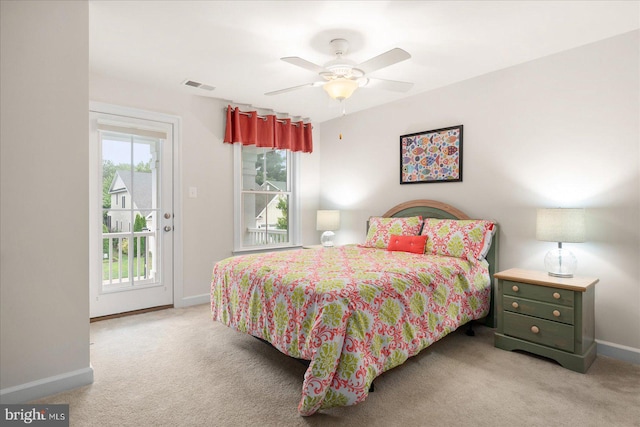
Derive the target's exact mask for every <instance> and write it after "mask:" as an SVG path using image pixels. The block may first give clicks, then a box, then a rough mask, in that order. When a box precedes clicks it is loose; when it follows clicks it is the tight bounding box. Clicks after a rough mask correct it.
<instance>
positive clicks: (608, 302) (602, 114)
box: [320, 31, 640, 362]
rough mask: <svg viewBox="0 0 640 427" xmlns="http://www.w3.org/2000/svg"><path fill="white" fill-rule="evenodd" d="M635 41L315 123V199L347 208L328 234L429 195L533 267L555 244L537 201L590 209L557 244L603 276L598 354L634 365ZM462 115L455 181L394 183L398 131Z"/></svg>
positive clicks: (638, 320) (639, 313)
mask: <svg viewBox="0 0 640 427" xmlns="http://www.w3.org/2000/svg"><path fill="white" fill-rule="evenodd" d="M639 38H640V33H639V32H638V31H635V32H632V33H627V34H624V35H621V36H618V37H614V38H611V39H607V40H604V41H601V42H598V43H594V44H591V45H587V46H583V47H580V48H577V49H573V50H570V51H566V52H562V53H559V54H556V55H553V56H549V57H546V58H542V59H539V60H536V61H532V62H528V63H525V64H521V65H519V66H515V67H512V68H508V69H505V70H502V71H498V72H494V73H490V74H487V75H484V76H480V77H477V78H474V79H470V80H467V81H464V82H461V83H459V84H455V85H451V86H448V87H445V88H442V89H439V90H434V91H430V92H427V93H423V94H420V95H416V96H414V97H411V98H409V99H406V100H403V101H399V102H396V103H393V104H388V105H385V106H381V107H379V108H374V109H370V110H367V111H363V112H360V113H355V114H350V115H347V116H345V117H343V118H339V119H336V120H332V121H328V122H325V123H322V129H321V131H322V133H321V141H320V143H321V145H322V156H321V162H320V177H321V180H322V186H321V198H320V204H321V207H322V208H323V209H331V208H338V209H341V210H342V211H343V223H342V228H341V229H340V230H339V231H338V232H336V241H338V243H351V242H361V241H363V240H364V236H365V225H364V224H365V221H366V219H367V218H368V217H369V216H371V215H381V214H383V213H384V212H385V211H386V210H388V209H389V208H391V207H392V206H394V205H396V204H398V203H400V202H403V201H407V200H412V199H422V198H424V199H435V200H441V201H444V202H446V203H449V204H451V205H453V206H455V207H458V208H460V209H461V210H463V211H464V212H466V213H467V214H469V215H471V216H472V217H476V218H492V219H496V220H497V221H498V222H499V223H500V227H501V233H500V256H499V268H500V269H506V268H511V267H522V268H530V269H539V270H543V269H544V264H543V259H544V255H545V253H546V252H547V251H548V250H550V249H552V248H553V246H554V244H553V243H547V242H538V241H536V240H535V215H536V208H537V207H558V206H560V207H586V208H587V209H588V211H587V212H588V223H587V226H588V242H587V243H583V244H565V245H564V246H565V247H567V248H569V249H570V250H572V251H573V252H574V253H575V254H576V256H577V257H578V260H579V261H578V262H579V265H578V272H577V275H581V276H590V277H598V278H600V283H599V284H598V285H597V286H596V338H597V339H598V340H599V342H600V344H601V345H600V346H599V351H601V349H602V350H606V347H607V346H608V347H609V350H612V349H614V350H615V349H617V348H621V349H623V350H630V351H631V355H632V358H634V360H636V361H638V362H640V310H638V307H640V284H639V280H640V279H639V277H640V270H639V268H638V253H639V251H640V235H639V228H638V224H639V222H640V185H639V171H640V162H639V159H640V152H639V151H640V150H639V146H640V143H639V125H640V118H639V116H640V109H639V97H638V94H639V73H640V67H639V47H640V46H639V45H640V43H639ZM354 96H357V93H356V94H355V95H354ZM459 124H462V125H464V142H463V150H464V160H463V179H464V180H463V182H460V183H437V184H412V185H400V184H399V180H400V177H399V164H400V159H399V153H400V148H399V136H400V135H403V134H409V133H414V132H420V131H425V130H430V129H437V128H442V127H447V126H453V125H459ZM340 133H342V135H343V139H342V140H340V139H338V135H339V134H340ZM629 347H630V349H629ZM634 352H635V353H634Z"/></svg>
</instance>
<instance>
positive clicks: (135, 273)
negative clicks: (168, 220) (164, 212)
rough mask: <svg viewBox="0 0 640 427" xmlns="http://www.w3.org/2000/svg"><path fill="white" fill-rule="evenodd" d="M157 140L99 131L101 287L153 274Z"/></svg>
mask: <svg viewBox="0 0 640 427" xmlns="http://www.w3.org/2000/svg"><path fill="white" fill-rule="evenodd" d="M159 144H160V141H159V140H157V139H152V138H143V137H139V136H135V135H125V134H118V133H110V132H103V133H101V145H102V205H103V206H102V208H103V211H102V212H103V215H102V233H103V239H102V244H103V249H102V263H103V269H102V280H103V281H102V283H103V290H113V289H121V288H127V287H132V286H134V285H149V284H153V283H154V282H155V278H156V277H157V267H156V262H155V260H156V258H157V257H155V256H154V254H158V253H159V248H157V247H156V244H157V239H156V232H157V224H156V222H157V218H158V209H157V206H158V205H159V204H158V203H159V201H158V197H157V194H158V190H159V189H158V177H159V173H158V172H159V171H158V170H157V169H156V164H157V162H156V160H157V155H156V153H157V151H158V148H159Z"/></svg>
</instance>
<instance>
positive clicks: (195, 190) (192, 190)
mask: <svg viewBox="0 0 640 427" xmlns="http://www.w3.org/2000/svg"><path fill="white" fill-rule="evenodd" d="M197 197H198V187H189V198H190V199H195V198H197Z"/></svg>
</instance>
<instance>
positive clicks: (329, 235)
mask: <svg viewBox="0 0 640 427" xmlns="http://www.w3.org/2000/svg"><path fill="white" fill-rule="evenodd" d="M333 236H335V233H334V232H333V231H325V232H324V233H322V236H321V237H320V243H322V246H324V247H331V246H333Z"/></svg>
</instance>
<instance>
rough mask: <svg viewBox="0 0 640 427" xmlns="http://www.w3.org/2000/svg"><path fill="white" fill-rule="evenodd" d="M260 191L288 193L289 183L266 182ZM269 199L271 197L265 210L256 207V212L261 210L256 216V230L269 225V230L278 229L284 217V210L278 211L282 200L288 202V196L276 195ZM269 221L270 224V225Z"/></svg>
mask: <svg viewBox="0 0 640 427" xmlns="http://www.w3.org/2000/svg"><path fill="white" fill-rule="evenodd" d="M260 189H261V190H263V191H287V183H286V182H281V181H265V182H264V183H262V185H261V186H260ZM267 197H269V201H268V202H267V206H266V207H265V208H262V209H260V207H259V206H256V210H258V209H260V211H259V212H258V213H257V214H256V228H265V227H267V225H268V228H269V229H270V230H271V229H275V228H276V224H277V223H278V218H281V217H282V216H283V215H282V210H280V209H278V202H279V201H280V199H282V198H284V199H285V200H286V197H287V196H286V195H280V194H275V195H269V196H267ZM267 221H268V222H269V223H268V224H267Z"/></svg>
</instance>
